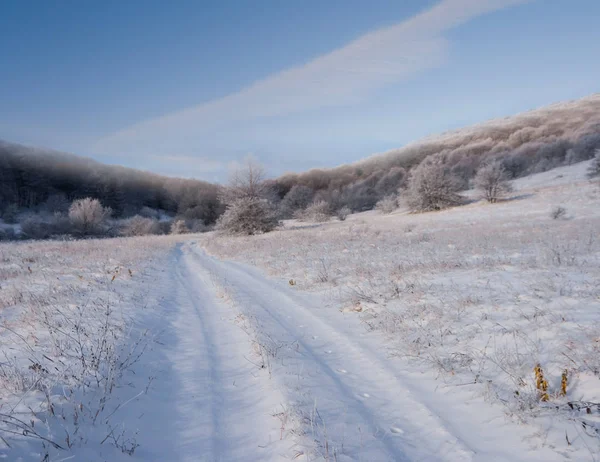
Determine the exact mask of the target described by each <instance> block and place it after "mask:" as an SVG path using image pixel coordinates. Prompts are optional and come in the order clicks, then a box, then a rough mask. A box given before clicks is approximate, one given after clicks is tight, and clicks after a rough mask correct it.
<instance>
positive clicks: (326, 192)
mask: <svg viewBox="0 0 600 462" xmlns="http://www.w3.org/2000/svg"><path fill="white" fill-rule="evenodd" d="M457 110H460V109H459V108H457ZM399 130H402V127H399ZM598 147H600V94H594V95H590V96H588V97H585V98H582V99H579V100H575V101H569V102H563V103H558V104H553V105H550V106H547V107H544V108H541V109H536V110H533V111H529V112H526V113H523V114H518V115H515V116H512V117H506V118H503V119H496V120H491V121H488V122H485V123H482V124H478V125H474V126H471V127H466V128H463V129H459V130H455V131H451V132H448V133H443V134H441V135H437V136H431V137H428V138H425V139H422V140H419V141H416V142H414V143H411V144H409V145H407V146H404V147H402V148H399V149H395V150H392V151H389V152H386V153H383V154H377V155H373V156H370V157H368V158H366V159H364V160H361V161H358V162H355V163H352V164H346V165H341V166H339V167H336V168H332V169H315V170H310V171H308V172H304V173H290V174H286V175H283V176H282V177H281V178H278V179H277V180H276V182H275V183H276V187H277V188H278V191H279V193H280V195H281V197H283V196H285V194H286V193H287V192H288V191H289V190H290V189H291V188H292V187H293V186H294V185H303V186H306V187H308V188H310V189H312V190H313V191H314V192H316V193H318V197H319V198H321V199H324V200H327V201H329V202H334V203H336V205H337V204H340V205H342V204H343V205H347V206H349V207H350V208H351V209H352V210H354V211H361V210H368V209H370V208H372V207H373V206H374V204H375V203H376V202H377V201H378V200H379V199H381V198H383V197H385V196H386V195H389V194H393V193H396V191H397V189H398V188H399V187H402V186H403V185H404V184H405V182H406V179H407V177H408V173H409V171H410V170H411V168H413V167H414V166H415V165H417V164H418V163H420V162H421V161H422V160H423V159H424V158H425V157H427V156H430V155H434V154H437V155H440V156H443V157H444V162H445V163H446V166H447V168H448V169H449V170H450V171H451V172H452V173H453V174H454V175H455V176H456V177H457V178H458V179H459V181H461V183H462V187H463V189H468V188H469V185H470V181H471V180H472V179H473V177H474V175H475V173H476V171H477V169H478V168H479V167H480V166H481V165H482V164H483V163H485V162H488V161H490V160H492V159H500V160H501V161H502V163H503V165H504V166H505V168H506V169H507V170H508V171H509V172H510V174H511V176H512V177H513V178H519V177H522V176H526V175H530V174H532V173H537V172H543V171H546V170H549V169H552V168H555V167H558V166H561V165H570V164H573V163H577V162H581V161H583V160H587V159H590V158H592V157H593V155H594V151H595V149H597V148H598Z"/></svg>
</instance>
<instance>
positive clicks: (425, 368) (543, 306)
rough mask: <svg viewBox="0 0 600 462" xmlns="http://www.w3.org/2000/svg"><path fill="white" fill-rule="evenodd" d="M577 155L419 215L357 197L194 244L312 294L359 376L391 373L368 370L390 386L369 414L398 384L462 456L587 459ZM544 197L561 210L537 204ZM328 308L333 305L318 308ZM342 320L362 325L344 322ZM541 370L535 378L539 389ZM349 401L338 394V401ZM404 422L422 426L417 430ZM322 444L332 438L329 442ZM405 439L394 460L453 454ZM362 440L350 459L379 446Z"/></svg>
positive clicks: (589, 344) (590, 337) (592, 369)
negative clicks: (330, 217)
mask: <svg viewBox="0 0 600 462" xmlns="http://www.w3.org/2000/svg"><path fill="white" fill-rule="evenodd" d="M586 168H587V163H582V164H578V165H575V166H571V167H565V168H561V169H556V170H553V171H549V172H545V173H543V174H539V175H535V176H532V177H529V178H525V179H521V180H518V181H517V182H515V185H514V186H515V192H514V193H513V197H512V198H511V199H510V200H507V201H505V202H502V203H499V204H494V205H490V204H487V203H484V202H480V201H475V202H473V203H471V204H469V205H467V206H463V207H457V208H454V209H451V210H447V211H444V212H438V213H428V214H420V215H411V214H408V213H406V212H405V211H402V210H399V211H398V212H396V213H394V214H391V215H380V214H377V213H376V212H367V213H363V214H358V215H353V216H351V217H349V218H348V220H347V221H345V222H331V223H328V224H325V225H315V226H308V227H305V228H297V227H296V224H295V223H291V222H290V223H288V229H283V230H281V231H277V232H275V233H270V234H266V235H263V236H259V237H250V238H223V237H207V238H206V239H205V240H204V241H203V245H204V246H205V247H206V249H207V250H208V252H210V253H211V254H212V255H214V256H218V257H219V258H224V259H235V260H238V261H242V262H245V263H248V264H251V265H255V266H258V267H259V268H261V269H263V270H264V271H266V272H267V273H268V274H269V275H270V276H271V277H273V278H275V280H278V281H279V282H280V284H282V285H287V286H288V289H289V290H292V291H294V292H296V293H301V292H305V291H306V292H310V293H312V294H314V295H318V296H320V297H321V298H322V299H323V300H326V302H324V303H323V304H322V306H321V307H320V309H315V310H314V311H312V314H314V315H315V316H317V317H319V318H327V319H331V320H332V323H333V325H335V326H336V327H337V328H338V329H341V330H345V331H346V332H347V333H348V334H347V335H349V336H350V338H351V339H354V340H353V341H351V342H350V343H351V345H345V346H344V348H343V352H340V351H339V350H338V352H337V353H338V354H340V355H341V356H346V357H345V358H344V359H345V361H347V362H348V363H350V364H351V365H353V366H354V367H356V370H355V371H354V373H355V374H356V376H355V377H356V381H357V382H358V384H361V383H362V384H366V383H368V382H369V381H372V379H373V378H374V377H377V371H378V370H379V369H380V368H382V367H383V368H385V369H387V370H388V372H390V373H392V374H394V377H395V380H396V381H397V382H396V383H389V388H388V386H387V385H388V384H387V382H385V381H382V383H386V387H385V390H386V391H387V393H389V392H390V391H392V392H394V394H395V395H396V396H395V398H394V399H386V398H388V396H387V395H386V394H385V393H384V394H383V395H381V394H379V399H380V400H381V401H380V402H379V405H380V406H381V410H380V411H378V412H379V414H378V416H379V417H380V418H382V417H383V414H384V413H388V412H389V413H391V412H393V407H394V406H399V404H400V402H401V400H402V399H404V398H405V396H403V395H406V394H407V392H406V389H407V386H406V383H410V384H412V386H413V387H414V388H410V386H408V389H409V390H412V391H413V393H410V395H412V394H416V396H417V399H418V401H420V402H421V403H423V404H425V405H426V406H427V409H428V410H427V411H425V412H423V413H422V415H423V414H428V413H432V414H433V415H434V416H437V417H436V418H438V419H441V420H442V422H443V426H445V427H446V429H447V430H448V432H449V434H450V435H452V436H453V437H455V438H456V441H458V442H461V443H462V444H464V450H465V451H466V452H467V453H469V454H472V455H473V457H474V458H478V459H479V460H509V459H511V460H549V459H550V460H555V459H556V460H561V459H563V458H564V459H570V460H598V454H600V444H599V443H600V408H599V405H598V404H597V403H599V402H600V284H599V281H600V236H599V234H598V230H599V229H600V207H599V206H600V191H599V188H598V186H597V185H596V184H594V183H592V182H590V181H589V180H587V179H586V177H585V171H586ZM557 206H563V207H564V208H565V209H566V216H565V217H563V218H559V219H553V218H552V217H551V212H552V210H553V209H554V208H555V207H557ZM336 308H339V309H340V311H341V312H338V313H337V314H333V312H334V311H337V310H336ZM285 310H286V305H285V304H284V303H281V304H279V305H278V311H281V312H285ZM355 320H360V322H361V323H362V325H363V327H364V329H363V332H361V331H360V330H353V329H354V327H353V326H354V324H355V322H354V321H355ZM301 329H302V328H300V327H299V328H298V330H301ZM364 332H369V334H367V335H366V337H365V336H363V333H364ZM310 335H311V332H307V333H306V336H305V337H304V338H309V339H310ZM325 336H326V338H327V337H328V336H327V334H326V335H325ZM363 338H367V339H369V340H373V339H377V341H375V344H377V345H378V347H376V348H378V349H377V352H378V354H380V355H382V358H384V359H382V363H376V362H375V361H373V364H372V365H368V364H367V365H365V364H362V365H361V364H360V362H359V361H360V358H361V356H363V355H364V354H365V353H364V352H365V349H364V348H363V347H362V342H363ZM327 340H331V341H332V342H333V339H327ZM365 341H366V340H365ZM333 343H335V342H333ZM351 347H352V348H351ZM323 348H331V349H333V347H332V346H331V345H330V344H329V343H327V345H323ZM384 351H385V353H384ZM369 362H370V361H369ZM538 364H539V366H540V367H541V374H542V376H543V377H542V378H541V379H540V382H544V383H540V386H539V387H538V380H537V378H536V375H535V368H536V366H537V365H538ZM345 369H346V370H350V366H348V367H345ZM392 371H395V372H392ZM398 371H399V372H398ZM563 374H565V377H566V394H564V396H563V393H562V389H561V388H562V386H561V382H562V377H563ZM353 378H354V377H353ZM344 380H348V379H347V376H344ZM403 380H404V382H403ZM406 381H408V382H406ZM377 382H379V381H377ZM545 382H547V390H546V392H544V391H543V390H540V389H539V388H544V387H546V385H545ZM364 388H365V387H364V386H363V387H360V386H357V387H356V388H354V392H355V393H359V394H360V393H361V392H363V391H364ZM379 392H380V393H381V390H379ZM367 393H369V391H368V390H367ZM544 393H547V395H548V396H547V400H546V396H543V395H544ZM369 394H370V395H371V393H369ZM373 396H378V395H377V394H375V393H373ZM384 397H385V398H384ZM370 402H373V399H372V398H371V400H370ZM350 405H351V404H350V403H349V402H348V399H340V404H339V406H340V409H345V408H347V407H348V406H350ZM400 409H401V412H402V413H405V414H406V415H409V410H408V409H407V408H406V407H404V406H402V407H401V408H400ZM340 412H341V411H340ZM376 415H377V412H376ZM412 417H415V418H414V419H413V418H412ZM334 420H335V419H334ZM409 420H410V422H411V423H415V422H416V421H418V420H419V419H418V417H417V416H411V418H410V419H409ZM400 421H401V422H402V423H404V424H407V425H409V424H408V423H407V422H406V419H404V420H400ZM336 423H337V422H331V423H330V425H335V424H336ZM348 424H349V422H345V423H344V425H346V428H345V430H344V432H345V434H346V435H348V434H351V433H352V430H351V429H350V428H348ZM350 425H351V424H350ZM423 426H424V427H427V425H426V424H425V423H423ZM435 428H439V426H438V427H436V426H435V425H434V426H433V427H432V430H431V431H432V432H435V433H436V434H439V431H436V430H434V429H435ZM389 429H390V427H389V422H387V423H386V425H383V422H382V423H381V428H380V431H381V433H379V438H381V439H382V440H389V439H390V438H393V437H394V436H395V435H394V434H392V433H390V432H389V431H390V430H389ZM363 430H364V428H363ZM386 430H387V433H386ZM405 431H406V429H405ZM416 433H417V434H421V435H427V436H426V438H429V434H428V433H427V431H425V430H423V432H421V431H416ZM373 434H377V432H374V433H373ZM509 435H512V436H513V437H514V438H513V439H510V437H509ZM516 435H518V436H516ZM355 438H357V436H356V435H355V436H354V437H352V438H351V439H353V440H354V441H356V439H355ZM443 439H444V438H442V440H443ZM410 440H411V441H415V440H414V439H413V435H411V438H410ZM450 441H454V440H452V438H449V439H448V440H447V442H446V446H447V445H448V444H450V443H449V442H450ZM515 441H517V442H518V443H516V442H515ZM330 444H331V445H335V446H336V448H338V449H339V448H340V447H341V445H342V442H341V441H340V440H337V441H335V442H332V443H330ZM415 444H416V443H415ZM409 446H411V445H406V446H404V448H405V449H404V450H405V451H407V453H406V454H407V456H408V458H409V459H413V458H414V459H418V458H419V457H422V458H424V459H425V460H438V459H439V460H447V459H451V458H452V457H451V454H452V451H449V450H448V449H447V447H446V446H444V445H439V446H435V445H429V449H433V448H436V449H435V450H434V452H431V453H426V452H419V451H421V450H422V449H423V448H422V447H421V448H418V449H415V452H414V453H412V452H410V451H408V450H407V449H406V447H409ZM426 446H427V445H426ZM457 446H458V443H457ZM346 447H347V446H346ZM453 447H456V446H453ZM436 450H437V452H435V451H436ZM496 451H498V452H496ZM548 451H550V453H551V454H548ZM360 452H361V451H360V450H358V449H357V450H356V451H355V452H354V453H353V454H352V455H353V456H355V457H356V458H359V457H360ZM365 454H366V456H363V458H364V459H365V460H386V459H385V457H372V458H371V457H370V456H369V452H366V453H365ZM542 454H546V455H544V456H542ZM389 459H390V460H393V459H394V457H390V458H389ZM454 459H455V460H466V459H468V457H466V456H465V455H464V454H462V453H457V455H456V457H454Z"/></svg>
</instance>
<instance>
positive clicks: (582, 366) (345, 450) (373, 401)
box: [0, 163, 600, 462]
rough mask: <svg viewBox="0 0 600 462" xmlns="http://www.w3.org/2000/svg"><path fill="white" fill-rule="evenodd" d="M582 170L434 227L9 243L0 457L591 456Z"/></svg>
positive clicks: (592, 266) (373, 221) (594, 420)
mask: <svg viewBox="0 0 600 462" xmlns="http://www.w3.org/2000/svg"><path fill="white" fill-rule="evenodd" d="M586 167H587V165H586V164H585V163H584V164H579V165H575V166H572V167H565V168H561V169H557V170H553V171H550V172H546V173H543V174H540V175H536V176H533V177H529V178H525V179H522V180H519V181H517V182H516V184H515V192H514V193H513V197H512V198H511V199H510V200H507V201H504V202H501V203H498V204H494V205H488V204H485V203H483V202H479V201H473V202H471V203H470V204H469V205H466V206H463V207H458V208H454V209H451V210H447V211H444V212H438V213H428V214H421V215H410V214H408V213H406V212H405V211H402V210H399V211H397V212H395V213H393V214H391V215H380V214H378V213H375V212H368V213H363V214H358V215H352V216H350V217H349V218H348V219H347V220H346V221H345V222H337V221H332V222H330V223H325V224H318V225H317V224H315V225H301V226H299V225H298V224H297V223H293V222H288V223H286V226H285V227H284V228H283V229H281V230H278V231H275V232H273V233H269V234H265V235H262V236H255V237H248V238H226V237H220V236H215V235H211V234H204V235H194V236H179V237H169V236H160V237H152V238H129V239H110V240H90V241H81V242H36V243H12V244H1V245H0V350H1V351H0V460H9V461H20V460H22V461H29V460H32V461H42V460H45V461H63V460H73V461H86V462H87V461H105V460H110V461H121V460H123V461H263V460H264V461H275V460H326V461H339V462H342V461H397V460H401V461H412V460H421V461H469V460H477V461H511V462H515V461H544V462H546V461H559V460H573V461H596V460H598V459H599V457H598V454H600V434H599V432H600V408H599V405H598V404H597V403H599V402H600V378H599V377H600V284H598V281H599V280H600V241H599V236H598V229H600V209H599V205H600V191H599V190H598V187H597V186H595V185H593V184H592V183H591V182H589V181H588V180H587V179H585V169H586ZM559 205H560V206H563V207H564V208H565V209H566V215H565V216H564V217H561V218H558V219H553V218H552V217H551V211H552V210H553V209H554V208H555V207H556V206H559ZM538 365H539V369H537V371H538V376H537V377H536V375H535V370H536V366H538ZM563 374H564V377H565V378H564V380H565V390H563V387H562V383H561V381H562V380H563ZM546 384H547V385H546ZM538 385H539V387H538ZM544 388H545V390H544ZM563 391H565V393H564V394H563V393H562V392H563ZM546 394H547V396H545V395H546Z"/></svg>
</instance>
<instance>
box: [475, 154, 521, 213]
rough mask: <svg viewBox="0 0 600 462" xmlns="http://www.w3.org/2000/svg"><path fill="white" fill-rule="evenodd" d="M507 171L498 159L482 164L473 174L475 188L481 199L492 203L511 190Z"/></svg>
mask: <svg viewBox="0 0 600 462" xmlns="http://www.w3.org/2000/svg"><path fill="white" fill-rule="evenodd" d="M509 176H510V175H509V173H508V172H507V171H506V169H505V168H504V166H503V165H502V163H500V162H499V161H495V162H491V163H489V164H487V165H484V166H483V167H481V168H480V169H479V170H477V174H476V175H475V181H474V184H475V188H476V189H477V190H478V191H479V192H480V193H481V196H482V198H483V199H485V200H487V201H488V202H491V203H494V202H497V201H498V199H501V198H502V197H503V196H504V195H505V194H507V193H509V192H510V191H511V190H512V185H511V184H510V181H509Z"/></svg>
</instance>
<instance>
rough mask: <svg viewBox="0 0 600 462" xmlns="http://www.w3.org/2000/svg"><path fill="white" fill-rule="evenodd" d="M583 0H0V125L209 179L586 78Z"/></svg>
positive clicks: (382, 146) (363, 152)
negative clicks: (251, 162)
mask: <svg viewBox="0 0 600 462" xmlns="http://www.w3.org/2000/svg"><path fill="white" fill-rule="evenodd" d="M598 18H600V2H598V1H597V0H531V1H527V0H438V1H431V0H418V1H417V0H405V1H399V0H386V1H384V0H372V1H369V2H366V1H364V0H363V1H358V0H328V1H326V2H323V1H315V0H302V1H296V2H288V1H271V0H269V1H267V0H262V1H261V0H253V1H250V0H248V1H246V0H237V1H234V0H222V1H212V0H202V1H182V0H180V1H177V2H165V1H153V0H143V1H138V0H128V1H126V2H121V1H112V0H111V1H103V2H81V1H77V0H72V1H66V0H56V1H53V2H49V1H33V0H20V1H16V0H15V1H13V0H4V1H3V2H0V63H1V68H0V138H2V139H5V140H8V141H15V142H21V143H25V144H30V145H36V146H46V147H51V148H54V149H58V150H64V151H69V152H73V153H76V154H81V155H86V156H91V157H94V158H95V159H98V160H100V161H103V162H108V163H117V164H122V165H127V166H131V167H136V168H142V169H146V170H151V171H155V172H159V173H166V174H169V175H181V176H186V177H197V178H203V179H207V180H211V181H222V180H224V179H225V178H226V176H227V171H228V169H229V168H230V166H231V164H232V163H234V162H235V161H238V160H240V159H241V158H243V157H244V156H246V155H248V154H252V155H254V156H255V157H256V158H258V159H259V160H261V161H262V162H263V163H265V165H266V167H267V169H268V170H269V171H270V173H271V174H273V175H276V174H279V173H282V172H283V171H298V170H304V169H308V168H311V167H324V166H334V165H338V164H341V163H347V162H351V161H354V160H358V159H360V158H363V157H366V156H368V155H370V154H372V153H375V152H381V151H385V150H388V149H392V148H396V147H400V146H402V145H403V144H406V143H408V142H410V141H414V140H416V139H418V138H420V137H423V136H426V135H430V134H435V133H438V132H442V131H445V130H448V129H452V128H458V127H461V126H465V125H469V124H472V123H477V122H480V121H483V120H487V119H490V118H494V117H502V116H506V115H511V114H514V113H516V112H520V111H524V110H528V109H531V108H535V107H539V106H541V105H545V104H548V103H552V102H556V101H561V100H565V99H573V98H578V97H581V96H585V95H588V94H590V93H594V92H598V91H600V88H599V86H600V78H599V76H600V60H599V59H598V56H600V27H599V24H598Z"/></svg>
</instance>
